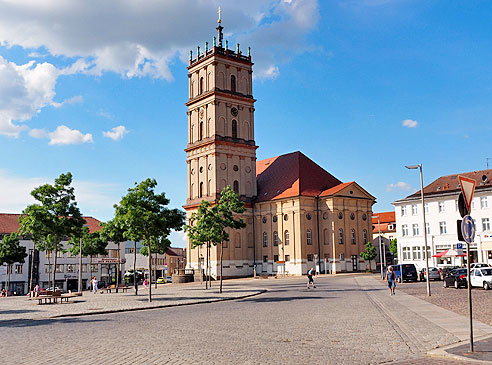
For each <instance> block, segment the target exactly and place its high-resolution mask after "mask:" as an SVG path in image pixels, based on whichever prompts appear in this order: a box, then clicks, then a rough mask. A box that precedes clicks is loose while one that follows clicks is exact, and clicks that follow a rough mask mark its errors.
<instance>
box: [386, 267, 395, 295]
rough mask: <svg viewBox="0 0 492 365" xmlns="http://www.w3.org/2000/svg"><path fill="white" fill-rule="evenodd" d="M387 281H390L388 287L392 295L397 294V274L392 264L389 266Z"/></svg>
mask: <svg viewBox="0 0 492 365" xmlns="http://www.w3.org/2000/svg"><path fill="white" fill-rule="evenodd" d="M386 282H387V283H388V289H389V291H390V295H395V287H396V274H395V272H394V271H393V267H392V266H390V267H389V268H388V271H387V272H386Z"/></svg>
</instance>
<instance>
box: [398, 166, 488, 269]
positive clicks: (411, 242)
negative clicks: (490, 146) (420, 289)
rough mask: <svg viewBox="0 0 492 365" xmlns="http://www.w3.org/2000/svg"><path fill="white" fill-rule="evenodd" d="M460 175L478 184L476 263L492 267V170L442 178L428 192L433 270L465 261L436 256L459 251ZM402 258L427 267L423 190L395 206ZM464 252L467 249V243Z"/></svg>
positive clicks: (474, 205) (474, 209) (474, 211)
mask: <svg viewBox="0 0 492 365" xmlns="http://www.w3.org/2000/svg"><path fill="white" fill-rule="evenodd" d="M458 175H462V176H466V177H468V178H471V179H474V180H476V182H477V185H476V189H475V195H474V198H473V203H472V209H471V214H470V215H471V217H472V218H473V220H474V221H475V225H476V232H477V233H476V236H475V243H472V244H471V247H470V251H471V255H472V262H488V263H491V264H492V230H491V220H492V170H482V171H473V172H468V173H462V174H456V175H448V176H442V177H440V178H438V179H437V180H435V181H433V182H432V183H430V184H429V185H427V186H426V187H425V188H424V198H425V199H424V200H425V206H424V209H425V217H426V227H425V230H426V231H427V243H428V246H429V248H430V253H429V255H430V256H429V266H435V267H439V266H444V265H450V264H453V265H461V264H463V263H464V262H465V261H464V260H463V259H462V258H452V259H451V258H443V259H441V258H436V257H432V255H435V254H436V253H439V252H442V251H445V250H447V249H450V248H457V244H458V243H460V242H459V241H458V235H457V234H458V233H457V232H458V231H457V220H458V219H461V216H460V213H459V211H458V196H459V193H460V192H461V189H460V186H459V180H458ZM393 204H394V206H395V216H396V234H397V239H398V257H399V259H401V260H402V261H399V262H403V263H414V264H415V266H417V268H423V267H425V256H424V255H425V252H424V251H425V248H424V246H425V245H424V227H423V217H422V201H421V195H420V190H419V191H417V192H416V193H415V194H412V195H410V196H408V197H406V198H404V199H401V200H397V201H395V202H394V203H393ZM463 248H466V245H465V244H464V243H463Z"/></svg>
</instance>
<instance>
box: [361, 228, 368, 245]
mask: <svg viewBox="0 0 492 365" xmlns="http://www.w3.org/2000/svg"><path fill="white" fill-rule="evenodd" d="M362 239H363V240H364V244H366V243H367V231H366V230H365V229H364V230H363V231H362Z"/></svg>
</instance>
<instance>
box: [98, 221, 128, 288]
mask: <svg viewBox="0 0 492 365" xmlns="http://www.w3.org/2000/svg"><path fill="white" fill-rule="evenodd" d="M101 226H102V230H101V238H102V239H103V240H104V241H106V242H114V243H116V245H117V246H118V253H117V258H118V263H117V264H116V292H117V293H118V285H119V284H120V261H121V258H120V244H121V243H122V242H125V241H126V240H125V236H124V233H125V230H124V229H123V228H122V227H121V225H119V224H118V223H117V222H116V221H115V220H111V221H108V222H107V223H101Z"/></svg>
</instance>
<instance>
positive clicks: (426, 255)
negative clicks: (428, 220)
mask: <svg viewBox="0 0 492 365" xmlns="http://www.w3.org/2000/svg"><path fill="white" fill-rule="evenodd" d="M405 167H406V168H407V169H410V170H416V169H419V170H420V196H421V198H422V216H423V220H424V227H423V228H424V244H425V248H424V255H425V272H426V273H427V295H428V296H429V297H430V295H431V290H430V281H429V276H430V275H429V255H428V253H429V250H428V247H427V230H426V229H425V228H426V227H425V206H424V178H423V175H422V164H421V163H420V164H418V165H410V166H405Z"/></svg>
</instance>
